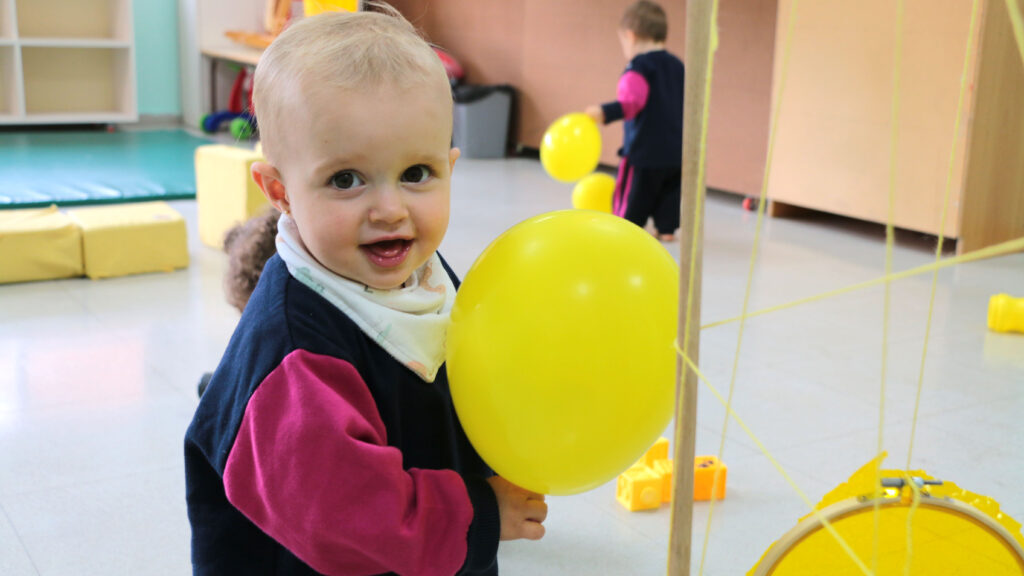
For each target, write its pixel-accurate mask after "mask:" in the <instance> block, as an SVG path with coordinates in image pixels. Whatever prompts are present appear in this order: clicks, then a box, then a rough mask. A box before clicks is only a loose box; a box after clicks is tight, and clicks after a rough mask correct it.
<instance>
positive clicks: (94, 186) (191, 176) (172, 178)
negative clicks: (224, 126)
mask: <svg viewBox="0 0 1024 576" xmlns="http://www.w3.org/2000/svg"><path fill="white" fill-rule="evenodd" d="M209 143H210V141H209V140H206V139H204V138H198V137H195V136H192V135H190V134H189V133H187V132H185V131H183V130H154V131H145V132H142V131H127V132H101V131H61V132H54V131H41V132H0V209H5V208H37V207H42V206H49V205H51V204H56V205H58V206H82V205H86V204H112V203H118V202H140V201H145V200H180V199H186V198H195V197H196V176H195V165H194V155H195V149H196V147H197V146H201V145H203V144H209Z"/></svg>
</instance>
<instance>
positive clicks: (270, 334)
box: [185, 255, 500, 575]
mask: <svg viewBox="0 0 1024 576" xmlns="http://www.w3.org/2000/svg"><path fill="white" fill-rule="evenodd" d="M446 270H447V271H448V273H449V275H450V276H452V279H453V281H454V282H456V285H457V279H455V277H454V274H452V272H451V270H450V269H448V268H447V266H446ZM185 474H186V491H187V493H186V498H187V501H188V514H189V520H190V522H191V523H192V562H193V570H194V573H196V574H247V575H257V574H268V575H269V574H275V575H278V574H289V575H292V574H302V575H307V574H320V573H323V574H379V573H403V574H438V575H440V574H455V573H459V574H467V575H470V574H472V575H494V574H497V572H498V568H497V560H496V554H497V547H498V536H499V532H500V523H499V519H498V510H497V502H496V500H495V496H494V493H493V491H492V490H491V489H490V486H488V485H487V482H486V478H487V477H488V476H489V475H491V472H490V470H489V469H488V468H487V466H486V465H485V464H484V463H483V461H482V460H481V459H480V457H479V456H478V455H477V453H476V451H475V450H474V449H473V447H472V446H471V445H470V443H469V441H468V440H467V438H466V436H465V433H464V432H463V430H462V427H461V426H460V424H459V422H458V420H457V419H456V415H455V412H454V408H453V405H452V402H451V397H450V394H449V390H448V380H447V375H446V372H445V370H444V368H443V367H442V368H441V370H440V371H439V373H438V375H437V378H436V379H435V381H434V382H433V383H426V382H424V381H422V380H421V379H420V378H419V377H418V376H416V375H415V374H414V373H413V372H411V371H410V370H409V369H408V368H406V367H405V366H403V365H401V364H400V363H399V362H398V361H396V360H394V359H393V358H392V357H391V356H390V355H388V353H387V352H385V351H384V349H382V348H381V347H379V346H378V345H377V344H375V343H374V342H373V341H372V340H371V339H370V338H369V337H367V336H366V335H365V334H364V333H363V332H362V331H361V330H360V329H359V328H358V327H357V326H356V325H355V324H354V323H353V322H352V321H351V320H350V319H349V318H348V317H347V316H345V315H344V314H343V313H342V312H341V311H339V310H338V309H337V308H336V307H334V306H333V305H332V304H330V303H329V302H328V301H327V300H325V299H324V298H322V297H321V296H320V295H318V294H316V293H315V292H313V291H312V290H310V289H309V288H308V287H306V286H305V285H304V284H302V283H301V282H299V281H297V280H295V279H294V278H293V277H292V276H291V275H290V274H289V273H288V270H287V268H286V266H285V264H284V262H283V261H282V260H281V259H280V258H279V257H278V256H276V255H275V256H274V257H272V258H271V259H270V260H269V261H268V262H267V265H266V267H265V269H264V271H263V274H262V276H261V278H260V281H259V284H258V285H257V287H256V291H255V292H254V293H253V296H252V298H251V300H250V302H249V304H248V305H247V306H246V308H245V313H244V314H243V315H242V318H241V320H240V321H239V324H238V327H237V328H236V330H235V333H234V335H233V336H232V338H231V341H230V343H229V344H228V348H227V351H226V352H225V353H224V357H223V359H222V360H221V362H220V365H219V366H218V367H217V370H216V371H215V372H214V375H213V378H212V380H211V382H210V385H209V387H208V388H207V390H206V392H205V393H204V394H203V397H202V400H201V401H200V404H199V407H198V408H197V409H196V413H195V416H194V419H193V421H192V424H191V426H190V427H189V429H188V432H187V433H186V437H185Z"/></svg>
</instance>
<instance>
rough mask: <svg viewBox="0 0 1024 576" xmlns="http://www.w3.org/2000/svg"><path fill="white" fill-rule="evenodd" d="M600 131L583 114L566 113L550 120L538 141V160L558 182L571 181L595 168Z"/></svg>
mask: <svg viewBox="0 0 1024 576" xmlns="http://www.w3.org/2000/svg"><path fill="white" fill-rule="evenodd" d="M600 160H601V131H600V130H599V129H598V127H597V123H596V122H594V119H593V118H591V117H590V116H587V115H586V114H581V113H579V112H574V113H572V114H566V115H565V116H562V117H561V118H559V119H558V120H555V121H554V122H552V123H551V126H549V127H548V129H547V132H545V133H544V138H543V140H541V143H540V162H541V164H543V166H544V169H545V170H547V173H548V174H549V175H550V176H551V177H552V178H554V179H555V180H558V181H560V182H575V181H576V180H579V179H580V178H583V177H584V176H586V175H587V174H590V173H591V172H593V171H594V168H597V163H598V162H599V161H600Z"/></svg>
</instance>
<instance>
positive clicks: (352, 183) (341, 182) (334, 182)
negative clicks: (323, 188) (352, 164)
mask: <svg viewBox="0 0 1024 576" xmlns="http://www.w3.org/2000/svg"><path fill="white" fill-rule="evenodd" d="M328 184H330V185H331V186H333V187H335V188H337V189H338V190H348V189H350V188H355V187H357V186H362V185H363V179H362V178H360V177H359V175H358V174H356V173H355V172H352V171H351V170H345V171H342V172H338V173H337V174H335V175H334V176H331V180H330V182H328Z"/></svg>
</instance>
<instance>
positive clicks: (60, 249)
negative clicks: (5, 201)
mask: <svg viewBox="0 0 1024 576" xmlns="http://www.w3.org/2000/svg"><path fill="white" fill-rule="evenodd" d="M81 275H82V232H81V231H80V230H79V229H78V226H77V225H75V223H74V221H72V220H71V218H70V217H68V215H67V214H64V213H62V212H58V211H57V207H56V206H50V207H49V208H39V209H31V210H10V211H0V284H3V283H8V282H26V281H29V280H52V279H55V278H71V277H73V276H81Z"/></svg>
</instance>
